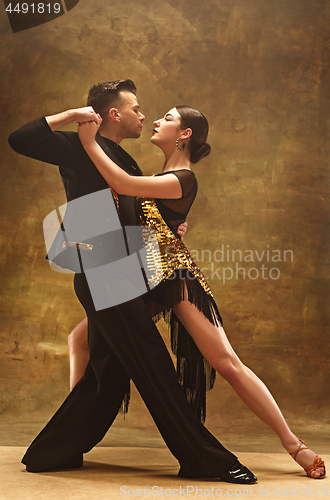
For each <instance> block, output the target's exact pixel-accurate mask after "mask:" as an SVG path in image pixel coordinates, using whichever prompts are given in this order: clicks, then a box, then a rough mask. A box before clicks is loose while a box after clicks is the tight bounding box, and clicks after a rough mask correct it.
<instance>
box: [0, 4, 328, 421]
mask: <svg viewBox="0 0 330 500" xmlns="http://www.w3.org/2000/svg"><path fill="white" fill-rule="evenodd" d="M1 8H2V11H1V23H0V37H1V49H0V60H1V72H0V80H1V101H0V107H1V124H0V126H1V134H0V140H1V190H2V194H1V198H0V203H1V240H0V241H1V260H0V266H1V281H0V284H1V305H0V308H1V311H0V312H1V330H0V360H1V364H0V377H1V380H0V417H1V418H3V419H19V418H22V419H31V420H33V419H39V420H42V419H46V418H48V417H50V416H51V415H52V413H53V412H54V411H55V410H56V409H57V407H58V406H59V404H60V403H61V402H62V400H63V399H64V397H65V396H66V394H67V393H68V387H69V386H68V377H69V370H68V352H67V345H66V342H67V336H68V334H69V332H70V331H71V329H72V328H73V327H74V326H75V325H76V324H77V322H78V321H80V320H81V319H82V318H83V317H84V313H83V310H82V308H81V306H80V305H79V303H78V301H77V299H76V297H75V295H74V292H73V287H72V276H71V275H64V274H57V273H55V272H53V271H52V270H51V269H50V267H49V265H48V264H47V262H46V261H45V259H44V256H45V248H44V244H43V233H42V222H43V219H44V218H45V217H46V216H47V214H48V213H49V212H51V211H52V210H54V209H55V208H56V207H57V206H59V205H61V204H62V203H64V201H65V197H64V191H63V188H62V185H61V180H60V177H59V174H58V171H57V169H56V167H53V166H49V165H46V164H42V163H41V162H37V161H33V160H29V159H27V158H24V157H21V156H19V155H17V154H15V153H14V152H13V151H11V149H10V148H9V146H8V145H7V136H8V134H9V133H10V132H11V131H12V130H14V129H16V128H17V127H19V126H20V125H22V124H23V123H25V122H27V121H29V120H31V119H33V118H36V117H38V116H41V115H43V114H52V113H56V112H59V111H62V110H64V109H67V108H70V107H71V108H72V107H80V106H83V105H84V104H85V100H86V94H87V91H88V89H89V88H90V87H91V85H93V84H94V83H97V82H100V81H104V80H113V79H118V78H131V79H132V80H133V81H134V82H135V83H136V85H137V87H138V99H139V103H140V106H141V111H142V112H143V113H144V114H145V115H146V117H147V119H146V122H145V127H144V131H143V136H142V138H141V139H139V140H130V141H124V144H123V146H124V147H126V149H127V150H128V151H129V152H130V153H131V154H132V155H133V156H134V157H135V158H136V159H137V161H138V162H139V164H140V166H141V167H142V168H143V170H144V172H145V173H147V174H152V173H155V172H157V171H159V170H160V169H161V167H162V154H161V152H160V151H159V150H156V148H154V147H153V146H152V145H151V144H150V143H149V138H150V136H151V132H152V128H153V126H152V122H153V120H154V119H156V118H158V117H160V116H162V115H163V114H164V113H165V112H166V111H167V110H168V109H170V108H171V107H173V106H175V105H177V104H189V105H191V106H193V107H196V108H198V109H199V110H201V111H202V112H203V113H204V114H205V115H206V116H207V118H208V119H209V123H210V130H211V132H210V137H209V142H210V144H211V146H212V154H211V155H210V156H209V157H208V158H207V159H205V160H203V161H202V162H201V163H199V164H198V165H197V166H196V167H195V168H194V171H195V173H196V175H197V178H198V181H199V194H198V198H197V201H196V202H195V204H194V206H193V209H192V210H191V213H190V215H189V218H188V222H189V230H188V234H187V236H186V238H185V241H186V243H187V245H188V247H189V248H190V249H191V250H193V251H194V256H195V258H196V259H197V260H198V261H199V264H200V266H201V267H203V268H204V273H205V275H206V276H207V278H208V281H209V283H210V285H211V287H212V289H213V291H214V294H215V298H216V300H217V303H218V305H219V309H220V311H221V312H222V315H223V319H224V324H225V329H226V331H227V333H228V336H229V338H230V340H231V342H232V344H233V346H234V348H235V349H236V350H237V352H238V354H239V355H240V356H241V358H242V360H243V361H244V362H245V363H246V364H247V365H248V366H250V368H252V369H253V370H254V371H255V372H256V373H257V374H258V375H259V376H261V378H262V379H263V380H264V381H265V382H266V383H267V385H268V386H269V388H270V390H271V392H272V393H273V394H274V395H275V397H276V399H277V400H278V402H279V403H280V406H281V408H282V409H283V412H284V414H285V416H286V417H287V418H288V419H289V422H290V423H291V424H292V426H293V428H294V424H304V423H309V422H312V421H314V422H315V421H317V422H318V423H321V424H322V423H325V422H328V421H329V401H328V398H329V380H328V374H329V371H328V359H329V350H328V349H329V346H328V338H329V337H328V335H329V334H328V332H329V312H328V311H329V306H328V299H329V252H328V243H329V225H328V223H329V92H330V85H329V57H330V54H329V52H330V35H329V23H330V4H329V1H328V0H276V1H274V0H206V1H204V2H201V1H199V0H162V1H160V0H153V1H150V0H136V1H135V0H121V1H118V0H93V1H91V0H80V2H79V3H78V5H77V6H76V7H75V8H74V9H72V10H71V11H70V12H68V13H67V14H65V15H64V16H62V17H60V18H58V19H56V20H54V21H52V22H49V23H47V24H44V25H41V26H37V27H35V28H32V29H29V30H26V31H22V32H19V33H15V34H13V33H12V32H11V29H10V25H9V21H8V19H7V17H6V16H5V11H4V8H3V7H1ZM162 333H163V335H164V337H165V338H166V339H167V332H166V330H165V328H162ZM166 341H167V340H166ZM132 399H133V400H132V408H131V412H130V414H129V416H128V417H127V418H126V421H125V422H122V423H123V425H126V426H128V427H129V426H131V427H132V428H134V426H140V427H143V426H144V427H145V428H148V426H151V425H152V423H151V420H150V419H149V417H148V415H147V413H146V411H145V410H144V407H143V404H142V402H141V401H140V399H139V397H138V395H137V394H136V393H135V392H134V393H133V397H132ZM119 418H122V417H119ZM238 421H240V426H241V427H242V428H243V429H244V425H245V424H246V425H248V424H249V423H251V422H255V421H256V420H254V417H253V416H251V413H250V411H249V410H247V409H245V407H244V405H243V403H242V402H241V401H240V400H239V399H238V397H237V396H236V395H235V394H234V392H233V391H232V390H231V388H230V387H229V386H228V385H227V383H225V382H224V381H222V380H220V377H218V380H217V382H216V386H215V389H214V390H213V391H212V392H211V393H210V394H209V400H208V420H207V424H208V425H209V426H210V428H212V429H220V428H221V429H225V428H226V427H228V426H230V425H231V424H232V423H233V422H238Z"/></svg>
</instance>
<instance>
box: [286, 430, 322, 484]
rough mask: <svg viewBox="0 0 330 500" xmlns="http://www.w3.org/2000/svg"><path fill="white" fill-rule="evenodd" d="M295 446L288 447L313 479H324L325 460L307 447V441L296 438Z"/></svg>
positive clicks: (289, 451)
mask: <svg viewBox="0 0 330 500" xmlns="http://www.w3.org/2000/svg"><path fill="white" fill-rule="evenodd" d="M296 440H297V441H296V444H295V447H294V446H291V445H290V447H289V449H288V448H286V447H285V448H286V450H287V451H288V453H290V455H291V456H292V458H293V459H294V460H295V461H296V462H297V463H298V464H299V465H300V466H301V467H302V468H303V469H304V470H305V471H306V473H307V475H308V476H309V477H311V478H313V479H322V478H323V477H324V476H325V465H324V462H323V460H322V459H321V458H320V457H318V456H317V455H316V454H315V453H314V452H313V451H312V450H310V449H309V448H307V446H306V445H305V443H304V442H303V441H302V440H301V439H299V438H296Z"/></svg>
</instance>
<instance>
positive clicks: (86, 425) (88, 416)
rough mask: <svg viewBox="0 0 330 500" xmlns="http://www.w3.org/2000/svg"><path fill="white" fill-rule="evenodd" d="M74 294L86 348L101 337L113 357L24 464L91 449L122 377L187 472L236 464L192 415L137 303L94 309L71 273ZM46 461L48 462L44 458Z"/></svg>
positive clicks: (120, 391) (53, 462) (46, 465)
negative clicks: (85, 324)
mask: <svg viewBox="0 0 330 500" xmlns="http://www.w3.org/2000/svg"><path fill="white" fill-rule="evenodd" d="M75 289H76V293H77V295H78V298H79V299H80V301H81V302H82V304H83V305H84V307H85V308H86V310H87V311H88V316H89V318H90V320H91V321H90V345H91V347H92V348H93V345H94V343H95V345H98V344H102V340H100V337H99V335H100V333H101V335H102V336H103V344H104V341H105V342H106V344H107V345H108V346H109V347H110V350H111V354H109V360H108V361H107V362H105V364H104V370H102V369H100V367H101V364H100V363H101V362H102V359H103V358H101V359H98V360H97V361H96V365H97V367H98V368H97V371H98V372H99V373H103V378H102V377H101V379H100V377H99V376H98V378H99V379H100V380H101V384H100V391H99V392H98V381H97V378H96V376H95V375H94V374H91V375H89V374H86V375H88V376H86V377H84V378H83V379H82V380H81V381H80V382H79V383H78V384H77V386H76V388H75V389H74V391H72V393H71V394H70V395H69V397H68V398H67V400H66V401H65V402H64V404H63V405H62V407H61V408H60V409H59V410H58V412H57V413H56V414H55V415H54V417H53V419H52V420H51V421H50V422H49V423H48V424H47V426H46V427H45V429H44V430H43V431H42V432H41V433H40V434H39V436H37V438H36V439H35V441H34V442H33V443H32V445H31V446H30V448H29V449H28V451H27V453H26V455H25V457H24V459H23V463H25V464H26V466H27V469H28V470H30V471H42V470H51V469H54V468H60V467H61V466H62V465H65V464H66V462H68V460H71V459H74V458H75V457H76V456H77V455H79V454H81V453H84V452H86V451H88V450H89V449H90V448H91V447H92V446H94V445H95V444H96V443H97V442H98V441H99V440H100V438H102V437H103V435H104V433H105V432H106V430H107V428H108V427H109V426H110V425H111V423H112V421H113V419H114V418H115V416H116V414H117V411H118V408H119V406H120V404H121V401H122V398H123V396H124V394H125V392H126V390H127V380H128V376H130V377H132V379H133V380H134V383H135V385H136V387H137V388H138V390H139V392H140V394H141V396H142V398H143V399H144V401H145V403H146V405H147V407H148V409H149V411H150V413H151V415H152V417H153V419H154V420H155V423H156V425H157V427H158V429H159V431H160V432H161V434H162V436H163V438H164V440H165V442H166V444H167V446H168V447H169V449H170V451H171V452H172V453H173V455H174V456H175V457H176V458H177V459H178V461H179V462H180V464H181V466H183V468H184V469H185V470H187V471H188V473H189V471H193V475H194V474H195V472H196V471H197V472H198V474H199V476H202V477H207V476H210V477H219V476H220V475H221V474H222V473H224V472H227V471H228V470H229V469H231V467H232V466H233V465H235V464H236V463H237V459H236V457H235V456H234V455H233V454H232V453H230V452H229V451H228V450H226V449H225V448H224V447H223V446H222V445H221V444H220V443H219V442H218V441H217V440H216V439H215V437H214V436H212V434H210V432H209V431H208V430H207V429H206V428H205V427H204V426H203V425H202V424H201V422H200V421H199V420H198V419H197V418H196V417H195V415H194V413H193V411H192V410H191V408H190V406H189V404H188V403H187V400H186V398H185V395H184V393H183V391H182V390H181V388H180V387H179V384H178V382H177V375H176V371H175V369H174V365H173V362H172V360H171V357H170V355H169V353H168V351H167V348H166V346H165V344H164V342H163V340H162V338H161V336H160V335H159V332H158V330H157V329H156V327H155V325H154V324H153V322H152V320H151V318H150V316H149V313H148V311H147V309H146V307H145V305H144V303H143V301H142V299H141V298H138V299H135V300H133V301H130V302H127V303H125V304H121V305H120V306H116V307H113V308H110V309H104V310H101V311H95V309H94V306H93V303H92V298H91V296H90V292H89V289H88V286H87V282H86V280H85V278H84V276H83V275H77V276H76V278H75ZM109 347H108V352H109ZM96 351H97V352H100V351H101V350H98V349H96ZM103 352H104V351H103ZM113 355H114V358H115V359H116V362H114V358H112V356H113ZM123 375H124V376H123ZM105 413H106V415H105ZM45 456H46V457H48V456H49V459H48V458H47V460H45Z"/></svg>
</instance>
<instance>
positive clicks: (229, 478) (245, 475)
mask: <svg viewBox="0 0 330 500" xmlns="http://www.w3.org/2000/svg"><path fill="white" fill-rule="evenodd" d="M178 476H179V477H184V478H186V479H220V481H225V482H226V483H235V484H254V483H256V482H257V478H256V476H255V475H254V474H253V473H252V472H251V471H250V470H249V469H248V468H247V467H245V466H244V465H242V464H241V463H240V462H239V461H237V462H236V463H235V465H233V467H231V469H229V471H227V472H223V473H222V474H219V475H217V474H214V475H213V474H210V473H206V474H204V473H203V472H201V471H199V472H197V471H195V470H193V469H191V468H190V467H188V466H187V465H182V466H181V469H180V470H179V472H178Z"/></svg>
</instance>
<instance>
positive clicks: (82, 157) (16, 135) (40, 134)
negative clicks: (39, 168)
mask: <svg viewBox="0 0 330 500" xmlns="http://www.w3.org/2000/svg"><path fill="white" fill-rule="evenodd" d="M8 142H9V145H10V146H11V148H12V149H13V150H14V151H15V152H16V153H19V154H21V155H24V156H28V157H29V158H34V159H35V160H40V161H43V162H46V163H51V164H52V165H59V166H61V167H66V168H69V169H71V170H76V169H77V168H79V165H80V164H81V163H82V162H83V161H86V156H87V154H86V152H85V150H84V148H83V147H82V145H81V143H80V140H79V137H78V134H77V133H76V132H62V131H55V132H53V131H52V130H51V128H50V127H49V125H48V123H47V121H46V119H45V117H42V118H37V119H36V120H33V121H31V122H29V123H26V124H25V125H23V126H22V127H20V128H19V129H17V130H15V132H12V133H11V134H10V136H9V138H8Z"/></svg>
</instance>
